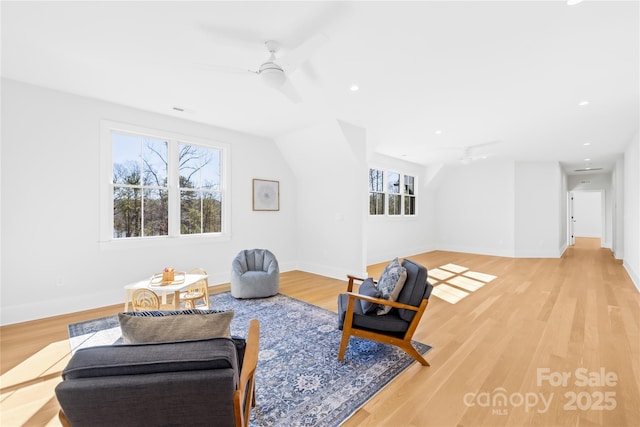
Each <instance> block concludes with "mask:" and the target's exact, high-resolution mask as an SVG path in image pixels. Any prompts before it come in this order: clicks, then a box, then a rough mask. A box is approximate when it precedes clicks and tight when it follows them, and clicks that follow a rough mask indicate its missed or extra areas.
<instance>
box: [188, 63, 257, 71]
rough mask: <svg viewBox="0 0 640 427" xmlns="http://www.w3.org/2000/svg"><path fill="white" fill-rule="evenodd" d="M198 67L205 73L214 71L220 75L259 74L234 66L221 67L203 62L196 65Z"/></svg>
mask: <svg viewBox="0 0 640 427" xmlns="http://www.w3.org/2000/svg"><path fill="white" fill-rule="evenodd" d="M194 65H195V66H196V67H198V68H199V69H201V70H205V71H213V72H220V73H231V74H247V73H252V74H257V72H256V71H252V70H249V69H248V68H242V67H236V66H233V65H219V64H205V63H202V62H196V63H194Z"/></svg>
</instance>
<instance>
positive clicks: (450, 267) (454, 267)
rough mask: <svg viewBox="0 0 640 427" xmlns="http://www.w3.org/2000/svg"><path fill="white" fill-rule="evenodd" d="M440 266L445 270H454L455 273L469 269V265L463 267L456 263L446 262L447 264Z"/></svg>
mask: <svg viewBox="0 0 640 427" xmlns="http://www.w3.org/2000/svg"><path fill="white" fill-rule="evenodd" d="M440 268H441V269H443V270H449V271H453V272H454V273H462V272H463V271H467V270H468V268H467V267H463V266H461V265H456V264H446V265H443V266H442V267H440Z"/></svg>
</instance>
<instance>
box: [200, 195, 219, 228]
mask: <svg viewBox="0 0 640 427" xmlns="http://www.w3.org/2000/svg"><path fill="white" fill-rule="evenodd" d="M221 199H222V198H221V197H220V194H219V193H202V228H203V230H202V232H203V233H219V232H221V231H222V200H221Z"/></svg>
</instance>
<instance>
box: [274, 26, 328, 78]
mask: <svg viewBox="0 0 640 427" xmlns="http://www.w3.org/2000/svg"><path fill="white" fill-rule="evenodd" d="M327 40H329V38H328V37H327V36H326V35H324V34H323V33H318V34H316V35H315V36H313V37H311V38H310V39H308V40H307V41H305V42H304V43H302V44H301V45H300V46H298V47H297V48H295V49H293V50H292V51H291V52H289V54H288V55H287V56H285V57H284V58H282V59H280V60H279V61H278V63H279V64H280V65H281V66H282V68H284V70H285V71H286V72H287V73H292V72H294V71H295V70H297V69H298V68H299V67H300V66H301V65H302V64H303V63H304V62H305V61H306V60H308V59H309V58H311V56H312V55H313V54H314V53H315V52H316V51H317V50H318V49H320V47H322V45H323V44H325V43H326V42H327Z"/></svg>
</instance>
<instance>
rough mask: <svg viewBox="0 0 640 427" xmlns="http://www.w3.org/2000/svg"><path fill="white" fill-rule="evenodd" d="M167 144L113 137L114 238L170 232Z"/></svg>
mask: <svg viewBox="0 0 640 427" xmlns="http://www.w3.org/2000/svg"><path fill="white" fill-rule="evenodd" d="M166 159H167V142H166V141H162V140H158V139H152V138H147V137H143V136H138V135H126V134H118V133H114V134H113V139H112V161H113V237H115V238H122V237H141V236H166V235H167V234H168V232H169V214H168V187H167V160H166Z"/></svg>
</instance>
